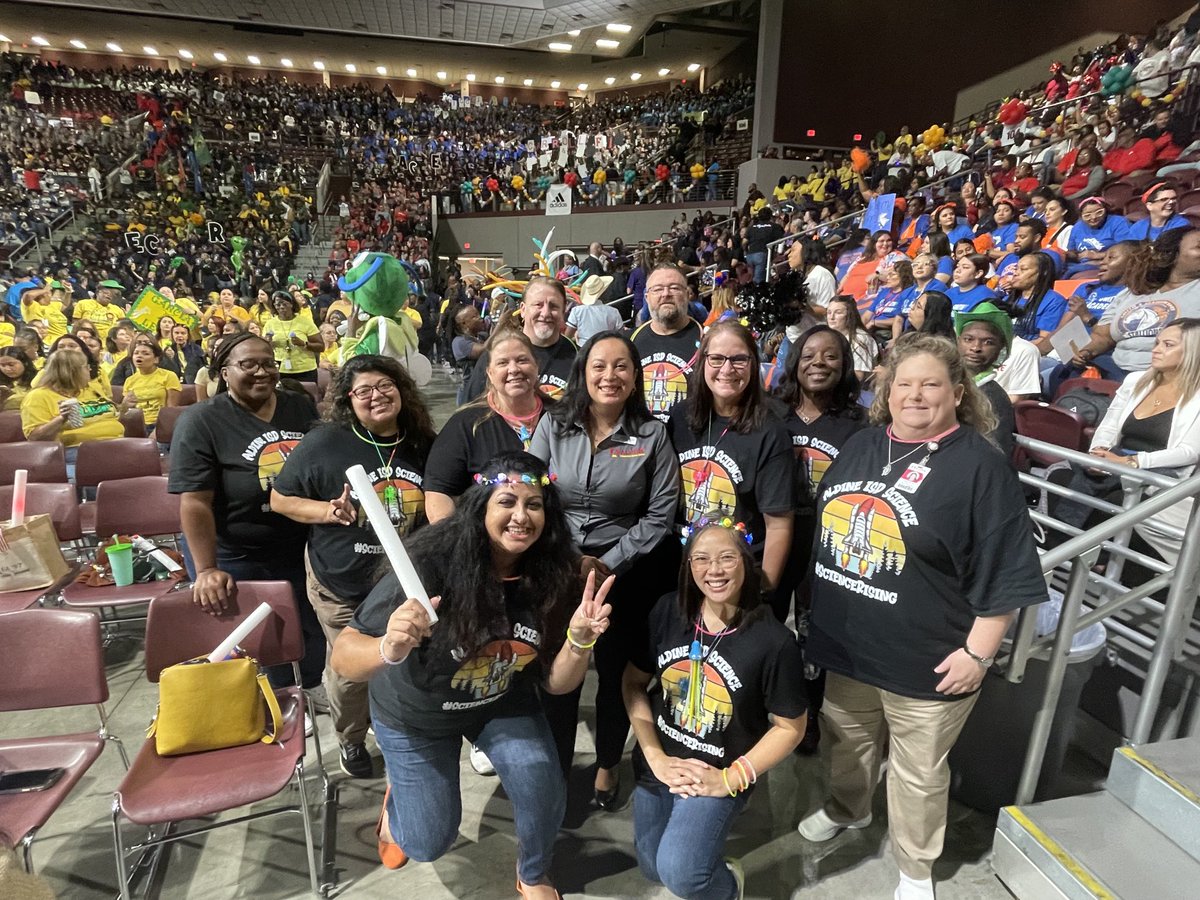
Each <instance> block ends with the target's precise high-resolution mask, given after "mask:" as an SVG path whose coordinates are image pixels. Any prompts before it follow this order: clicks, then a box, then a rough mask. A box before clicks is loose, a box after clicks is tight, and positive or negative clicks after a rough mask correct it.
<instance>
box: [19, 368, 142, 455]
mask: <svg viewBox="0 0 1200 900" xmlns="http://www.w3.org/2000/svg"><path fill="white" fill-rule="evenodd" d="M94 385H95V382H94V381H93V382H92V383H90V384H89V385H88V386H87V387H86V388H84V389H83V392H82V393H81V394H80V395H79V396H78V397H77V398H76V399H77V400H79V405H80V411H81V412H82V413H83V425H82V426H80V427H79V428H67V427H65V426H64V427H63V429H62V431H60V432H59V433H58V439H59V440H60V441H62V445H63V446H64V447H78V446H79V445H80V444H82V443H83V442H84V441H102V440H107V439H109V438H119V437H124V436H125V426H124V425H122V424H121V421H120V419H118V418H117V408H116V406H115V405H114V404H113V402H112V400H111V399H109V398H107V397H104V396H102V395H101V394H100V393H99V392H98V391H97V390H96V388H95V387H94ZM67 399H69V398H67V397H64V396H63V395H62V394H60V393H58V391H53V390H51V389H50V388H48V387H36V388H34V389H33V390H31V391H30V392H29V393H28V394H26V395H25V402H23V403H22V404H21V430H22V431H24V432H25V436H26V437H29V435H30V433H31V432H32V431H33V430H34V429H35V428H39V427H41V426H42V425H45V424H46V423H47V422H49V421H50V420H51V419H53V418H54V417H55V416H57V415H58V404H59V402H60V401H62V400H67Z"/></svg>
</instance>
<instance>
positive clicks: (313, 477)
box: [271, 356, 434, 778]
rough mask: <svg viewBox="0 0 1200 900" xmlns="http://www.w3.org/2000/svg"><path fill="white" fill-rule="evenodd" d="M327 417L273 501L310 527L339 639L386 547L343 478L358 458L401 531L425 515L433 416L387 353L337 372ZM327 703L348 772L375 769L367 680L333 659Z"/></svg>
mask: <svg viewBox="0 0 1200 900" xmlns="http://www.w3.org/2000/svg"><path fill="white" fill-rule="evenodd" d="M331 394H332V396H333V402H332V404H331V405H330V407H329V411H328V412H327V413H326V415H325V422H326V424H325V425H322V426H321V427H319V428H316V429H314V430H313V431H311V432H309V433H308V435H306V436H305V438H304V440H302V441H301V442H300V443H299V445H298V446H297V447H296V449H295V451H294V452H293V453H292V454H291V456H289V457H288V461H287V462H286V463H285V464H284V466H283V471H282V472H280V473H279V478H278V479H277V480H276V482H275V484H274V485H273V486H272V488H271V509H272V510H273V511H274V512H277V513H281V514H282V515H285V516H287V517H288V518H289V519H291V520H292V521H293V522H299V523H301V524H302V525H307V526H309V530H308V549H307V553H306V559H305V567H306V572H307V575H308V581H307V597H308V602H309V603H310V604H312V607H313V609H314V610H315V611H316V613H317V618H318V619H319V620H320V621H321V627H322V628H323V629H324V631H325V637H326V639H327V640H328V641H329V642H330V644H332V643H333V642H334V641H335V640H336V639H337V636H338V634H339V632H341V630H342V629H343V628H345V627H346V626H347V625H349V624H350V620H351V619H352V618H353V617H354V612H355V610H357V609H358V606H359V604H361V603H362V601H363V600H365V599H366V597H367V594H369V593H370V592H371V588H372V586H373V585H374V580H375V579H374V574H375V567H376V564H377V563H378V561H379V560H380V558H381V556H382V554H383V547H382V546H381V545H380V543H379V538H378V537H377V536H376V534H375V531H374V529H373V528H372V527H371V525H370V523H369V522H367V521H366V517H365V514H364V513H363V512H362V503H361V501H360V500H359V499H358V498H357V497H355V496H354V495H353V494H352V493H351V491H350V486H349V484H347V483H346V470H347V469H349V468H350V467H351V466H355V465H361V466H362V467H363V468H364V469H365V470H366V472H367V477H368V478H370V479H371V484H372V485H374V487H375V493H376V494H377V495H378V496H379V499H380V501H381V502H382V503H383V508H384V509H385V510H386V511H387V514H388V518H390V519H391V521H392V525H393V527H394V528H395V529H396V531H397V533H399V534H401V535H404V534H408V533H409V532H411V531H412V530H413V529H414V528H416V527H417V526H418V525H421V524H424V522H425V494H424V492H423V490H422V484H423V482H424V472H425V460H426V458H427V457H428V456H429V448H430V446H431V445H432V444H433V438H434V429H433V422H432V420H431V419H430V418H429V412H428V411H427V410H426V409H425V403H424V401H423V400H422V399H421V394H420V391H418V390H417V386H416V384H415V383H414V382H413V380H412V378H410V377H409V375H408V373H407V372H405V371H404V368H403V367H402V366H401V365H400V364H399V363H397V362H396V361H395V360H393V359H390V358H388V357H386V356H356V357H354V358H353V359H351V360H350V361H349V362H347V363H346V365H344V366H343V367H342V368H341V370H339V372H338V374H337V377H336V378H335V379H334V381H333V386H332V389H331ZM325 690H326V692H327V694H328V696H329V711H330V714H331V715H332V717H333V727H334V730H335V731H336V732H337V736H338V742H339V743H340V745H341V767H342V771H343V772H345V773H346V774H347V775H349V776H351V777H352V778H370V777H371V776H372V774H373V773H374V769H373V766H372V763H371V757H370V755H369V754H368V753H367V748H366V744H365V741H366V736H367V726H368V725H369V724H370V721H371V715H370V710H369V709H368V705H367V686H366V685H365V684H362V683H354V682H350V681H346V680H345V679H343V678H341V677H340V676H338V675H337V673H335V672H334V671H333V670H331V669H329V668H328V667H326V670H325Z"/></svg>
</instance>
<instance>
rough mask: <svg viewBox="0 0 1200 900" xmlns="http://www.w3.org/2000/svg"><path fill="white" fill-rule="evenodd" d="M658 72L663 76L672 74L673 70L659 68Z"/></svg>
mask: <svg viewBox="0 0 1200 900" xmlns="http://www.w3.org/2000/svg"><path fill="white" fill-rule="evenodd" d="M658 74H659V76H660V77H661V76H663V75H670V74H671V70H670V69H659V70H658Z"/></svg>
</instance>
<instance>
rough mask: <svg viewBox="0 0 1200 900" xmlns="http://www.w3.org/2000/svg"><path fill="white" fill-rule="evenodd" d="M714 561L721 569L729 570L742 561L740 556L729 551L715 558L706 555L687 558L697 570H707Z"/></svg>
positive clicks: (694, 554) (698, 554)
mask: <svg viewBox="0 0 1200 900" xmlns="http://www.w3.org/2000/svg"><path fill="white" fill-rule="evenodd" d="M714 559H715V560H716V561H717V564H718V565H719V566H720V567H721V568H722V569H731V568H733V567H734V566H736V565H737V564H738V563H739V562H741V561H742V558H741V556H739V555H738V554H736V553H733V552H732V551H731V552H729V553H721V554H719V555H717V556H709V555H708V554H707V553H693V554H692V555H691V556H690V557H688V562H689V563H691V564H692V566H693V567H695V568H697V569H707V568H708V567H709V566H710V565H712V562H713V560H714Z"/></svg>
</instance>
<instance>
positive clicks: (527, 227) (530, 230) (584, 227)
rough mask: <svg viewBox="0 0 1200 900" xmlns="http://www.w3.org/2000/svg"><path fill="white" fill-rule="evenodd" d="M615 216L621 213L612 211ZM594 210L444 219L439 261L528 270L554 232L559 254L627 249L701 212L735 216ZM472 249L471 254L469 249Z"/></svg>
mask: <svg viewBox="0 0 1200 900" xmlns="http://www.w3.org/2000/svg"><path fill="white" fill-rule="evenodd" d="M608 210H615V211H608ZM608 210H606V209H605V208H604V207H589V208H587V209H585V210H582V211H581V210H575V211H573V212H572V213H571V215H569V216H547V215H545V214H543V213H541V212H535V211H529V212H523V213H499V214H496V215H487V214H472V215H458V216H444V217H442V218H441V220H440V224H439V225H438V230H437V235H436V237H435V239H434V252H435V253H436V254H437V255H439V256H500V257H503V259H504V261H505V262H506V263H508V264H509V265H516V266H528V265H529V264H530V263H531V262H532V261H533V253H534V250H535V247H534V244H533V239H534V238H537V239H538V240H539V241H540V240H543V239H544V238H545V237H546V233H547V232H548V231H550V229H551V228H553V229H554V237H553V239H552V243H553V244H554V246H555V247H557V248H563V247H579V246H584V245H587V244H589V243H591V242H592V241H602V242H603V243H604V245H605V246H606V247H607V246H609V245H610V244H611V242H612V239H613V238H614V237H620V238H621V239H622V240H623V241H625V244H626V246H630V245H633V244H636V243H638V242H639V241H653V240H655V239H657V238H658V237H659V236H660V235H661V234H662V233H663V232H664V231H667V230H669V229H670V227H671V221H672V220H676V221H677V220H678V219H679V215H680V213H681V212H684V213H686V214H687V217H688V218H689V219H691V218H693V217H694V216H695V215H696V213H697V212H698V211H703V210H712V212H713V214H714V215H715V216H717V217H718V218H724V217H725V216H726V215H728V214H729V210H730V206H729V203H728V202H727V201H726V202H724V203H688V204H675V203H671V204H666V203H664V204H659V205H654V206H637V207H609V208H608ZM468 243H469V244H470V245H471V246H470V248H469V249H468V248H466V247H465V246H464V245H465V244H468Z"/></svg>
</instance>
